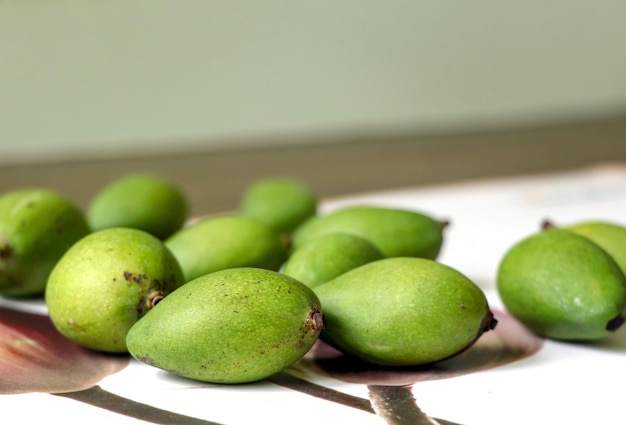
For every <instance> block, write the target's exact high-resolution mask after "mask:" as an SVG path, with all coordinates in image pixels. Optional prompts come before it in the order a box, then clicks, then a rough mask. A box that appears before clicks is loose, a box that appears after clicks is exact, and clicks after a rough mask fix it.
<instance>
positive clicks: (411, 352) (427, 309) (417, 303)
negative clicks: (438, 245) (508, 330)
mask: <svg viewBox="0 0 626 425" xmlns="http://www.w3.org/2000/svg"><path fill="white" fill-rule="evenodd" d="M314 291H315V293H316V294H317V296H318V298H319V299H320V302H321V303H322V306H323V309H324V315H325V318H326V327H325V329H324V330H323V331H322V334H321V335H320V338H321V339H322V340H324V341H325V342H327V343H329V344H330V345H332V346H334V347H335V348H337V349H339V350H340V351H342V352H344V353H345V354H349V355H352V356H354V357H357V358H360V359H362V360H365V361H367V362H369V363H373V364H378V365H383V366H416V365H422V364H429V363H434V362H437V361H440V360H443V359H445V358H448V357H451V356H453V355H455V354H458V353H460V352H462V351H464V350H465V349H467V348H468V347H470V346H471V345H472V344H473V343H474V342H475V341H476V340H477V339H478V338H479V337H480V336H481V335H482V334H483V333H484V332H486V331H488V330H490V329H493V327H494V326H495V323H496V322H495V320H494V319H493V315H492V313H491V311H490V309H489V305H488V303H487V300H486V298H485V295H484V293H483V292H482V290H481V289H480V288H479V287H478V286H477V285H476V284H474V283H473V282H472V281H471V280H470V279H468V278H467V277H466V276H464V275H463V274H461V273H460V272H458V271H457V270H455V269H453V268H450V267H448V266H445V265H443V264H441V263H438V262H436V261H434V260H429V259H424V258H415V257H412V258H411V257H395V258H385V259H382V260H377V261H372V262H370V263H367V264H365V265H362V266H360V267H357V268H355V269H352V270H350V271H348V272H346V273H344V274H342V275H340V276H338V277H337V278H335V279H333V280H331V281H329V282H326V283H324V284H322V285H319V286H317V287H315V288H314Z"/></svg>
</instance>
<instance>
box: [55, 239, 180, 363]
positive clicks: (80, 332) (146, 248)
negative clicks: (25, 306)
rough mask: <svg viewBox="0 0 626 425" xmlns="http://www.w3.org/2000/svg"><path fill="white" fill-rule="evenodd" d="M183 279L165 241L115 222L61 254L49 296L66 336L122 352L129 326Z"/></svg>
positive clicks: (86, 343) (56, 319)
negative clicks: (118, 226)
mask: <svg viewBox="0 0 626 425" xmlns="http://www.w3.org/2000/svg"><path fill="white" fill-rule="evenodd" d="M183 283H184V280H183V274H182V271H181V269H180V266H179V265H178V263H177V262H176V260H175V259H174V256H173V255H172V254H171V253H170V252H169V250H167V248H166V247H165V244H164V243H163V241H161V240H160V239H158V238H157V237H155V236H153V235H151V234H149V233H147V232H144V231H143V230H138V229H130V228H111V229H104V230H100V231H97V232H93V233H91V234H89V235H87V236H85V237H84V238H82V239H80V240H79V241H78V242H76V243H75V244H74V245H73V246H72V247H71V248H70V249H69V250H68V251H67V252H66V253H65V254H64V255H63V257H61V259H60V260H59V262H58V263H57V264H56V266H55V267H54V269H53V270H52V273H51V274H50V278H49V279H48V284H47V287H46V293H45V299H46V305H47V307H48V312H49V315H50V319H51V320H52V323H53V324H54V326H55V327H56V328H57V329H58V330H59V332H60V333H61V334H63V335H64V336H65V337H67V338H68V339H71V340H72V341H74V342H76V343H78V344H80V345H83V346H85V347H89V348H92V349H95V350H98V351H106V352H115V353H117V352H119V353H123V352H127V349H126V333H127V332H128V330H129V329H130V327H131V326H132V325H133V324H134V323H135V322H136V321H137V320H139V318H141V317H143V315H144V314H146V312H148V311H149V310H150V309H151V308H153V307H154V305H156V304H157V303H158V302H159V301H160V300H161V299H162V298H163V297H165V296H166V295H167V294H169V293H170V292H171V291H173V290H174V289H176V288H178V287H179V286H181V285H182V284H183Z"/></svg>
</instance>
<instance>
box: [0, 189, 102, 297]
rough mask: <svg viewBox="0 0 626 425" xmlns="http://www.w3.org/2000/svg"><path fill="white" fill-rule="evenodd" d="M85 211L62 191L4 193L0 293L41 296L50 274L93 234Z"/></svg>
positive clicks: (0, 209) (0, 219)
mask: <svg viewBox="0 0 626 425" xmlns="http://www.w3.org/2000/svg"><path fill="white" fill-rule="evenodd" d="M89 231H90V229H89V226H88V224H87V220H86V219H85V216H84V214H83V212H82V211H81V210H80V209H79V208H78V207H77V206H76V205H74V203H72V202H71V201H70V200H69V199H67V198H66V197H65V196H63V195H62V194H60V193H57V192H55V191H52V190H48V189H19V190H15V191H11V192H6V193H4V194H3V195H2V196H1V197H0V293H1V294H3V295H6V296H12V297H28V296H39V295H42V294H43V292H44V290H45V287H46V282H47V280H48V275H49V274H50V272H51V270H52V268H53V267H54V265H55V264H56V262H57V261H58V260H59V259H60V258H61V256H62V255H63V254H64V253H65V251H67V249H69V247H70V246H72V244H74V243H75V242H76V241H77V240H79V239H80V238H82V237H83V236H85V235H87V234H88V233H89Z"/></svg>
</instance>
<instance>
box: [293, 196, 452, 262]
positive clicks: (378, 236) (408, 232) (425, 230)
mask: <svg viewBox="0 0 626 425" xmlns="http://www.w3.org/2000/svg"><path fill="white" fill-rule="evenodd" d="M443 228H444V225H443V224H442V223H441V222H438V221H436V220H434V219H433V218H431V217H429V216H427V215H424V214H422V213H419V212H416V211H411V210H404V209H398V208H388V207H381V206H370V205H354V206H349V207H344V208H340V209H338V210H334V211H331V212H329V213H327V214H324V215H316V216H314V217H312V218H310V219H309V220H307V221H306V222H304V223H303V224H302V225H301V226H300V227H299V228H298V229H296V230H295V232H294V234H293V237H292V239H293V241H292V243H293V248H294V249H297V248H298V247H300V246H302V245H303V244H304V243H305V242H307V241H309V240H311V239H313V238H315V237H318V236H320V235H324V234H328V233H349V234H353V235H356V236H360V237H362V238H364V239H367V240H369V241H370V242H371V243H373V244H374V246H376V248H378V249H379V250H380V251H381V252H382V254H383V255H384V256H385V257H420V258H429V259H436V258H437V256H438V255H439V251H440V249H441V246H442V244H443Z"/></svg>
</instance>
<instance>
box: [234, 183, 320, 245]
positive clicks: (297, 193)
mask: <svg viewBox="0 0 626 425" xmlns="http://www.w3.org/2000/svg"><path fill="white" fill-rule="evenodd" d="M317 206H318V198H317V195H316V194H315V192H313V190H312V189H311V188H310V187H309V186H308V185H306V184H305V183H304V182H302V181H300V180H297V179H295V178H290V177H266V178H263V179H261V180H258V181H256V182H255V183H253V184H252V185H250V186H249V187H248V188H247V189H246V190H245V191H244V193H243V194H242V196H241V199H240V202H239V211H240V213H241V214H242V215H245V216H248V217H252V218H255V219H257V220H259V221H260V222H262V223H264V224H265V225H267V226H269V227H271V228H273V229H274V230H276V231H277V232H280V233H284V234H287V235H288V234H291V233H292V232H293V231H294V230H295V229H296V228H297V227H298V226H299V225H300V224H302V223H303V222H304V221H306V220H307V219H309V218H310V217H312V216H314V215H315V214H316V213H317Z"/></svg>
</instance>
